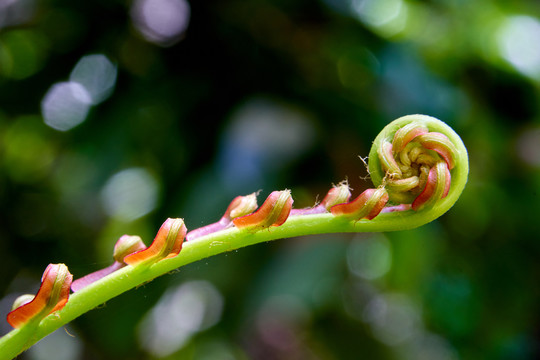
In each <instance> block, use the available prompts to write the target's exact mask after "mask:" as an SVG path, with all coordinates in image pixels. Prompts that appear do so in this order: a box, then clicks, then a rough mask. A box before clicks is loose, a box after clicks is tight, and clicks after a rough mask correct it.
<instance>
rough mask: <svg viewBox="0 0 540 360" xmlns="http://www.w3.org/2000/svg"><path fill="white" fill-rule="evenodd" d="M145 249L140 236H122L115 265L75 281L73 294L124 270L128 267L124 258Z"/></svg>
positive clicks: (117, 244) (118, 243) (117, 248)
mask: <svg viewBox="0 0 540 360" xmlns="http://www.w3.org/2000/svg"><path fill="white" fill-rule="evenodd" d="M144 249H146V246H145V245H144V243H143V241H142V240H141V238H140V237H139V236H131V235H122V236H121V237H120V239H118V241H117V242H116V244H115V245H114V251H113V258H114V263H112V265H110V266H107V267H106V268H104V269H101V270H98V271H95V272H93V273H90V274H88V275H86V276H83V277H82V278H79V279H76V280H75V281H73V283H71V290H72V291H73V292H77V291H80V290H81V289H83V288H85V287H87V286H88V285H90V284H91V283H93V282H95V281H98V280H99V279H101V278H104V277H105V276H107V275H109V274H112V273H113V272H115V271H116V270H118V269H121V268H123V267H124V266H126V265H127V264H126V263H125V262H124V258H125V257H126V256H128V255H129V254H133V253H135V252H137V251H141V250H144Z"/></svg>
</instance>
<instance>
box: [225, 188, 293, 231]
mask: <svg viewBox="0 0 540 360" xmlns="http://www.w3.org/2000/svg"><path fill="white" fill-rule="evenodd" d="M292 204H293V198H292V196H291V192H290V190H283V191H273V192H272V193H271V194H270V195H268V197H267V198H266V200H265V201H264V203H263V204H262V205H261V207H260V208H259V209H258V210H257V211H255V212H254V213H253V214H250V215H245V216H241V217H238V218H236V219H233V223H234V225H235V226H236V227H237V228H239V229H244V228H249V229H253V230H259V229H264V228H268V227H271V226H279V225H281V224H283V223H284V222H285V221H286V220H287V218H288V217H289V214H290V212H291V209H292Z"/></svg>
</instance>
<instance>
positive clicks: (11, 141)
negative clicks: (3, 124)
mask: <svg viewBox="0 0 540 360" xmlns="http://www.w3.org/2000/svg"><path fill="white" fill-rule="evenodd" d="M42 130H43V126H42V125H41V121H40V120H39V118H37V117H21V118H19V119H17V121H15V122H14V123H13V124H12V125H11V126H10V127H9V128H8V129H7V131H6V132H5V133H4V134H0V154H2V153H3V156H0V159H2V160H3V162H4V166H5V169H6V172H7V174H8V175H9V176H10V177H11V178H12V179H14V180H16V181H19V182H22V183H30V182H35V181H39V180H41V179H43V177H44V176H46V175H47V174H48V172H49V170H50V168H51V165H52V163H53V161H54V158H55V156H56V153H55V149H54V146H53V144H51V143H50V141H48V140H47V137H46V136H44V134H43V133H42ZM1 135H3V138H2V136H1Z"/></svg>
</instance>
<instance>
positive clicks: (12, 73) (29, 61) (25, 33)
mask: <svg viewBox="0 0 540 360" xmlns="http://www.w3.org/2000/svg"><path fill="white" fill-rule="evenodd" d="M44 42H45V40H44V39H43V38H42V36H41V34H40V33H37V32H34V31H31V30H12V31H7V32H5V33H4V34H3V35H2V38H1V41H0V75H2V76H5V77H8V78H11V79H24V78H27V77H29V76H31V75H34V74H35V73H36V72H38V71H39V70H40V69H41V68H42V66H43V64H44V62H43V60H44V58H45V50H44V48H45V46H44Z"/></svg>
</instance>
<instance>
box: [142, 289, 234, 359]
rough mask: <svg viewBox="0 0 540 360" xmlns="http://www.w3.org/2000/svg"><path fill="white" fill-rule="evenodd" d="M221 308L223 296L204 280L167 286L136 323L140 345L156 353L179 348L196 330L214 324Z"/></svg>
mask: <svg viewBox="0 0 540 360" xmlns="http://www.w3.org/2000/svg"><path fill="white" fill-rule="evenodd" d="M222 310H223V296H222V295H221V293H220V292H219V291H218V290H217V289H216V288H215V287H214V286H213V285H212V284H211V283H209V282H207V281H191V282H187V283H184V284H182V285H180V286H177V287H175V288H171V289H169V290H168V291H167V292H165V294H163V296H162V297H161V298H160V299H159V301H158V303H157V304H156V305H155V306H154V307H153V308H152V309H151V310H150V311H149V312H148V313H147V314H146V316H145V317H144V318H143V320H142V322H141V323H140V326H139V332H138V333H139V341H140V343H141V345H142V347H143V348H144V349H145V350H146V351H147V352H148V353H150V354H152V355H154V356H156V357H166V356H169V355H171V354H173V353H174V352H176V351H178V350H180V349H181V348H182V347H183V346H184V345H185V344H186V343H187V342H188V341H189V339H190V338H191V337H192V336H193V335H195V334H196V333H198V332H200V331H203V330H205V329H208V328H210V327H212V326H214V325H215V324H216V323H217V322H218V321H219V320H220V319H221V314H222Z"/></svg>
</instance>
